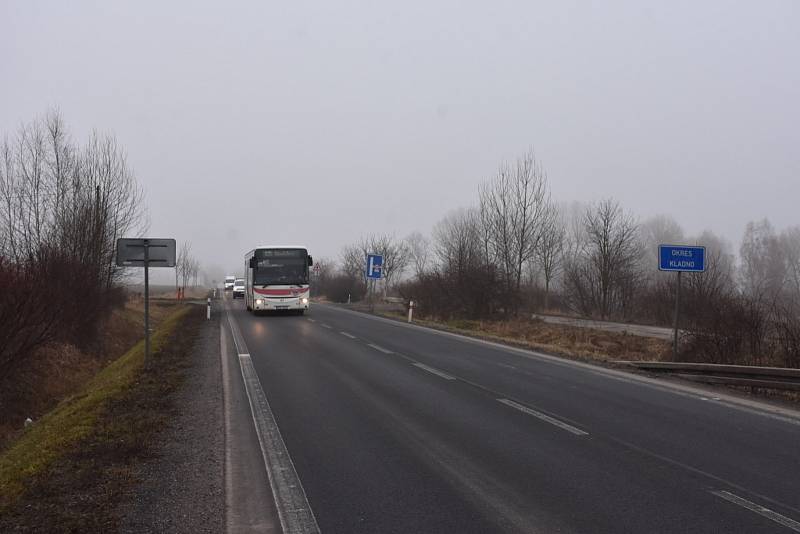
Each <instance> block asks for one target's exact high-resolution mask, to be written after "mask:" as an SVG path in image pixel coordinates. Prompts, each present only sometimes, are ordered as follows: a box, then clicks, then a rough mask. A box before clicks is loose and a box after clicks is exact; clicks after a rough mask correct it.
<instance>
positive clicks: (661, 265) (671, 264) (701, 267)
mask: <svg viewBox="0 0 800 534" xmlns="http://www.w3.org/2000/svg"><path fill="white" fill-rule="evenodd" d="M658 270H659V271H674V272H675V273H677V275H676V276H677V278H676V287H675V313H674V315H673V323H674V329H675V330H674V332H673V336H672V359H673V360H677V358H678V325H679V323H680V308H681V273H702V272H703V271H705V270H706V247H691V246H686V245H658Z"/></svg>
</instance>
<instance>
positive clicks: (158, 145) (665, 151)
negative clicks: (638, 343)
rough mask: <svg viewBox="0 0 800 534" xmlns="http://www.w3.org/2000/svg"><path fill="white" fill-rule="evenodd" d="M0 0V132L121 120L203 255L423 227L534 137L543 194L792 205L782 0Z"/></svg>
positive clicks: (682, 217) (798, 27) (797, 39)
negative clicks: (60, 122)
mask: <svg viewBox="0 0 800 534" xmlns="http://www.w3.org/2000/svg"><path fill="white" fill-rule="evenodd" d="M0 6H2V7H0V132H2V133H4V134H8V133H11V132H13V131H14V130H15V129H16V128H17V127H18V125H19V124H20V123H22V122H26V121H29V120H31V119H33V118H35V117H37V116H40V115H42V114H43V113H44V112H45V111H46V110H47V109H48V108H51V107H58V108H59V109H60V110H61V112H62V114H63V116H64V118H65V119H66V121H67V124H68V125H69V127H70V129H71V130H72V133H73V135H74V137H75V138H76V139H77V140H80V141H83V139H85V137H86V136H87V135H88V133H89V131H90V130H91V129H92V128H97V129H99V130H101V131H111V132H113V133H115V134H116V136H117V137H118V139H119V141H120V142H121V143H122V144H123V145H124V146H125V147H126V148H127V151H128V157H129V161H130V163H131V164H132V166H133V167H134V169H135V171H136V174H137V177H138V179H139V181H140V182H141V183H142V184H143V186H144V188H145V190H146V193H147V199H148V206H149V213H150V218H151V231H150V233H151V235H152V236H154V237H175V238H177V239H178V240H179V241H183V240H189V241H191V242H192V243H193V246H194V251H195V252H196V254H197V255H198V257H200V259H201V261H203V263H204V264H205V265H216V266H219V267H223V268H225V269H229V270H230V269H233V268H236V267H239V265H240V259H241V257H242V255H243V253H244V252H245V251H246V250H248V249H250V248H252V247H253V246H255V245H257V244H264V243H280V244H284V243H289V244H307V245H308V247H309V249H310V251H311V253H312V254H313V255H315V256H318V257H320V256H331V257H334V256H337V255H338V252H339V250H340V248H341V246H342V245H344V244H346V243H348V242H352V241H354V240H356V239H357V238H358V237H359V236H360V235H361V234H362V233H366V232H371V231H375V232H390V233H392V232H393V233H395V234H397V235H398V236H404V235H406V234H408V233H410V232H411V231H414V230H420V231H422V232H423V233H429V231H430V229H431V227H432V225H433V224H434V223H435V222H436V221H437V220H438V219H440V218H441V217H442V216H443V215H444V214H445V213H446V212H447V211H448V210H450V209H452V208H456V207H459V206H466V205H469V204H472V203H473V202H474V201H475V199H476V196H477V187H478V184H479V183H480V182H481V181H482V180H485V179H486V178H488V177H491V176H492V174H493V173H494V172H495V171H496V169H497V167H498V165H499V163H500V162H502V161H503V160H506V159H513V158H515V157H516V156H517V155H519V154H521V153H523V152H525V151H526V150H527V149H528V148H529V147H534V148H535V150H536V154H537V156H538V158H539V159H540V160H541V161H542V162H543V165H544V167H545V169H546V170H547V173H548V176H549V178H550V182H551V189H552V192H553V196H554V197H555V198H556V199H558V200H564V201H570V200H581V201H593V200H598V199H600V198H603V197H609V196H611V197H615V198H617V199H619V200H620V201H621V202H622V203H623V205H624V206H625V207H626V208H628V209H630V210H632V211H633V212H634V213H636V214H637V215H640V216H642V217H644V216H647V215H652V214H656V213H666V214H670V215H672V216H674V217H675V218H676V219H677V220H678V221H679V222H680V223H681V224H682V225H683V227H684V229H685V230H686V231H687V232H688V233H690V234H695V233H699V232H700V231H702V230H703V229H706V228H709V229H712V230H714V231H716V232H718V233H720V234H722V235H724V236H725V237H727V238H728V239H729V240H731V241H734V242H737V241H738V239H739V238H740V236H741V233H742V231H743V229H744V225H745V224H746V222H747V221H748V220H752V219H757V218H762V217H768V218H769V219H770V220H771V221H772V222H773V224H774V225H775V226H776V227H778V228H782V227H785V226H788V225H795V224H800V210H799V209H798V204H800V133H798V131H799V130H798V129H799V128H800V101H799V99H800V2H797V1H795V0H787V1H785V2H779V1H764V2H733V1H731V0H724V1H719V2H698V1H688V2H674V1H672V2H658V3H657V2H641V1H632V2H616V3H612V2H594V3H591V4H590V3H589V2H577V3H570V2H562V1H558V2H555V1H554V2H549V3H539V2H533V1H521V2H499V1H493V2H486V1H482V2H434V1H431V0H428V1H420V2H416V1H409V0H405V1H402V2H374V1H372V2H370V1H365V2H346V1H341V0H340V1H337V2H322V1H320V2H314V3H307V2H279V3H278V2H274V3H269V2H251V3H234V2H217V3H213V4H205V3H201V2H195V1H191V2H183V3H181V2H160V1H159V2H142V1H137V2H106V1H98V2H93V3H90V2H62V1H54V2H41V1H36V2H33V1H31V2H29V1H22V0H20V1H8V0H0Z"/></svg>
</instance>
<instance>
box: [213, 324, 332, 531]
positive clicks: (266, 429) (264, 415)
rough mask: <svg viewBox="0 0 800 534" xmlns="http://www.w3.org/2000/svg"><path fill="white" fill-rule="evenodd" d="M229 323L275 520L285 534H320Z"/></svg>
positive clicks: (242, 346) (249, 361) (236, 330)
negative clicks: (272, 498)
mask: <svg viewBox="0 0 800 534" xmlns="http://www.w3.org/2000/svg"><path fill="white" fill-rule="evenodd" d="M228 324H229V325H230V328H231V333H232V334H233V342H234V344H235V345H236V352H237V353H238V354H239V366H240V367H241V371H242V379H243V380H244V386H245V391H246V393H247V399H248V401H249V402H250V411H251V415H252V416H253V424H254V425H255V429H256V435H257V436H258V443H259V445H260V446H261V454H262V456H263V458H264V465H265V467H266V470H267V475H268V477H269V484H270V486H271V488H272V495H273V496H274V498H275V507H276V509H277V510H278V519H279V520H280V523H281V528H282V530H283V532H284V533H285V534H289V533H291V534H301V533H302V534H305V533H317V534H318V533H319V531H320V530H319V525H317V520H316V518H315V517H314V512H313V511H312V510H311V505H310V504H309V502H308V497H306V492H305V490H303V485H302V484H301V483H300V477H299V476H298V475H297V471H296V470H295V468H294V463H293V462H292V459H291V457H290V456H289V451H288V449H287V448H286V444H285V443H284V441H283V437H282V436H281V432H280V429H278V424H277V422H276V421H275V416H274V414H273V413H272V409H271V408H270V406H269V401H268V400H267V395H266V393H264V388H263V387H261V381H260V380H259V379H258V374H257V373H256V369H255V366H253V360H252V358H250V352H249V351H248V350H247V345H245V342H244V338H243V337H242V334H241V332H240V331H239V327H238V325H237V324H236V321H235V319H233V317H232V316H231V314H230V313H228Z"/></svg>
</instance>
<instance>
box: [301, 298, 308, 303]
mask: <svg viewBox="0 0 800 534" xmlns="http://www.w3.org/2000/svg"><path fill="white" fill-rule="evenodd" d="M300 302H302V303H303V304H308V299H307V298H306V297H303V298H302V299H300Z"/></svg>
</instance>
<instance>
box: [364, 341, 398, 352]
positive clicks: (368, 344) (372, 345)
mask: <svg viewBox="0 0 800 534" xmlns="http://www.w3.org/2000/svg"><path fill="white" fill-rule="evenodd" d="M367 346H368V347H372V348H373V349H375V350H379V351H381V352H382V353H384V354H394V352H392V351H390V350H389V349H384V348H383V347H381V346H380V345H376V344H375V343H367Z"/></svg>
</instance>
